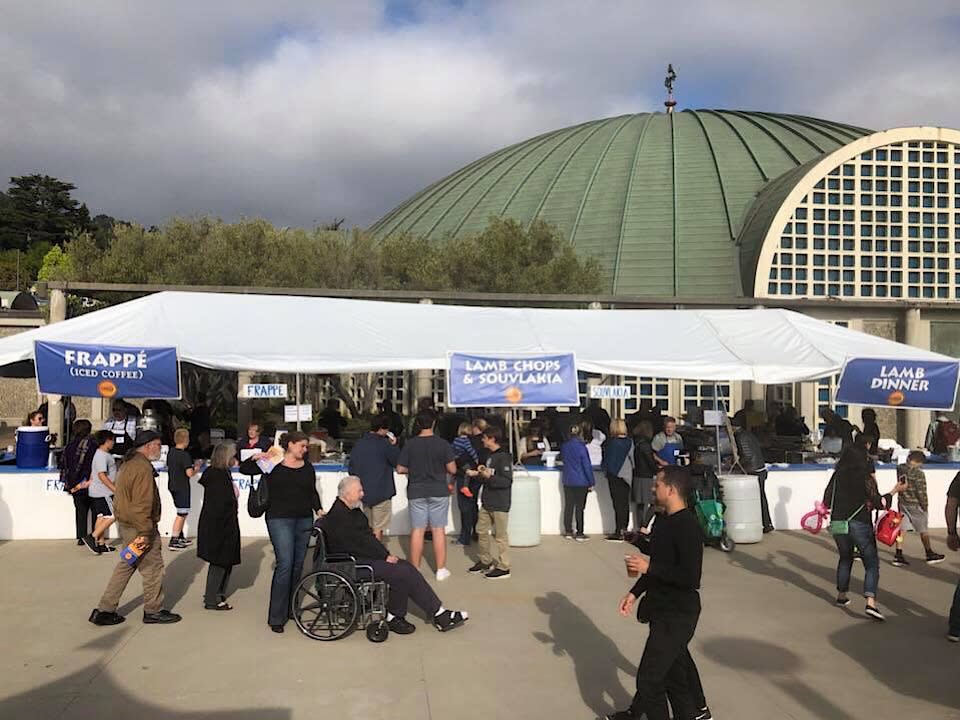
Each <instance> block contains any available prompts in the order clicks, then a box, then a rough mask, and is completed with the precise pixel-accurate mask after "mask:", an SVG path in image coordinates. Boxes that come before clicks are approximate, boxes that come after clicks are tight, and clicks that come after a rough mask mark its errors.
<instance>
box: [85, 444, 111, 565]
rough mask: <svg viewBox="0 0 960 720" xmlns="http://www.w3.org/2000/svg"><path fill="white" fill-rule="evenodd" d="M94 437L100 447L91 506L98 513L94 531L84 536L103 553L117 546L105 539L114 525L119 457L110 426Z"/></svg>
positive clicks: (94, 463)
mask: <svg viewBox="0 0 960 720" xmlns="http://www.w3.org/2000/svg"><path fill="white" fill-rule="evenodd" d="M93 441H94V442H95V443H96V444H97V451H96V452H95V453H94V455H93V461H92V463H91V465H90V487H89V488H88V489H87V493H88V494H89V495H90V500H91V501H92V502H91V504H90V509H91V510H92V511H93V514H94V515H95V516H96V518H97V521H96V523H95V524H94V527H93V532H92V533H90V534H88V535H86V536H85V537H84V538H83V542H84V543H85V544H86V546H87V547H88V548H90V551H91V552H94V553H96V554H97V555H100V554H102V553H105V552H109V551H111V550H114V549H115V548H113V547H111V546H110V545H107V544H105V543H104V542H103V536H104V535H105V534H106V532H107V530H109V529H110V526H111V525H113V522H114V517H113V493H114V492H115V490H116V488H115V487H114V481H116V479H117V460H116V458H114V457H113V443H114V435H113V433H112V432H110V431H109V430H101V431H99V432H96V433H94V435H93Z"/></svg>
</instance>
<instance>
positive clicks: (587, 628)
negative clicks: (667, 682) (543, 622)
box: [533, 592, 637, 717]
mask: <svg viewBox="0 0 960 720" xmlns="http://www.w3.org/2000/svg"><path fill="white" fill-rule="evenodd" d="M534 602H535V603H536V605H537V608H538V609H539V610H540V612H542V613H543V614H544V615H546V616H547V617H548V619H549V630H550V633H551V634H547V633H542V632H535V633H533V636H534V637H535V638H536V639H537V640H539V641H540V642H542V643H544V644H545V645H550V646H552V647H551V649H552V650H553V654H554V655H557V656H560V657H562V656H563V655H569V656H570V659H571V660H572V661H573V669H574V672H575V673H576V676H577V685H578V687H579V689H580V696H581V697H582V698H583V702H584V703H585V704H586V705H587V707H589V708H590V709H591V710H592V711H593V712H594V713H596V714H597V715H599V716H601V717H602V716H604V715H606V714H607V713H609V712H613V711H615V710H617V709H620V708H624V707H626V706H628V705H629V704H630V701H631V700H632V699H633V693H632V692H628V691H627V690H626V689H625V688H624V686H623V682H622V681H621V678H620V673H621V672H623V673H626V674H627V675H628V676H631V677H632V676H633V675H634V674H635V673H636V671H637V667H636V665H635V664H634V663H631V662H630V661H629V660H628V659H627V658H626V657H624V655H623V653H621V652H620V648H619V647H617V645H616V643H614V642H613V640H611V639H610V638H609V637H607V636H606V635H604V634H603V633H602V632H600V629H599V628H598V627H597V626H596V625H595V624H594V622H593V621H592V620H591V619H590V618H589V617H588V616H587V615H586V614H585V613H584V612H583V611H582V610H581V609H580V608H578V607H577V606H576V605H574V604H573V603H572V602H570V600H569V599H568V598H567V596H566V595H563V594H562V593H557V592H550V593H547V594H546V595H543V596H541V597H538V598H536V600H535V601H534Z"/></svg>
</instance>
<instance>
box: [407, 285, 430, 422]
mask: <svg viewBox="0 0 960 720" xmlns="http://www.w3.org/2000/svg"><path fill="white" fill-rule="evenodd" d="M420 304H421V305H433V300H431V299H429V298H423V299H422V300H421V301H420ZM433 372H434V371H433V370H427V369H420V370H416V371H415V372H414V374H413V397H412V398H410V406H411V407H412V408H413V410H414V411H416V407H417V401H418V400H419V399H420V398H422V397H433Z"/></svg>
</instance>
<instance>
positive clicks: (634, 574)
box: [623, 555, 640, 578]
mask: <svg viewBox="0 0 960 720" xmlns="http://www.w3.org/2000/svg"><path fill="white" fill-rule="evenodd" d="M632 557H633V555H624V556H623V564H624V565H626V567H627V577H630V578H635V577H638V576H639V575H640V573H639V572H637V571H636V570H633V569H631V568H630V558H632Z"/></svg>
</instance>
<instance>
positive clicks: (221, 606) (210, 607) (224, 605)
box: [203, 600, 233, 610]
mask: <svg viewBox="0 0 960 720" xmlns="http://www.w3.org/2000/svg"><path fill="white" fill-rule="evenodd" d="M203 609H204V610H233V605H230V604H229V603H228V602H227V601H226V600H221V601H220V602H218V603H217V604H216V605H210V604H208V603H204V604H203Z"/></svg>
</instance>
